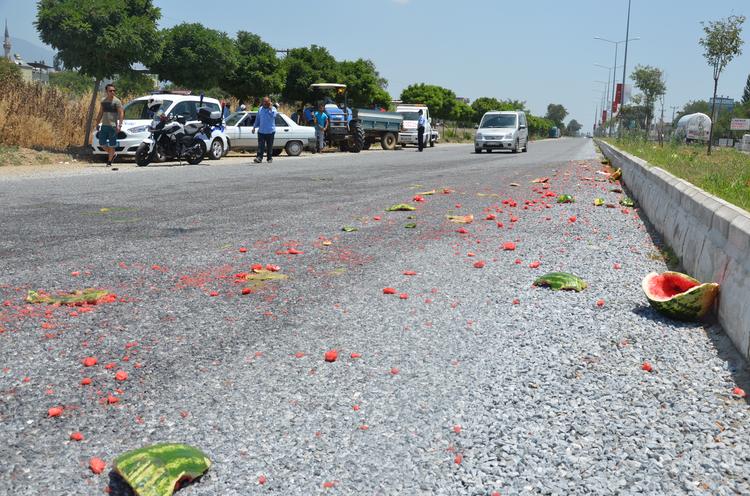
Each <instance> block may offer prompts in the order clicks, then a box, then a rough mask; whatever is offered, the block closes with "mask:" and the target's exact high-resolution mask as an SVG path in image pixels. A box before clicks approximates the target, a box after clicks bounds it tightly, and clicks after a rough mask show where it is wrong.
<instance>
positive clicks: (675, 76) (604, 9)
mask: <svg viewBox="0 0 750 496" xmlns="http://www.w3.org/2000/svg"><path fill="white" fill-rule="evenodd" d="M154 4H155V5H156V6H158V7H160V8H161V10H162V19H161V21H160V27H169V26H173V25H175V24H179V23H181V22H201V23H202V24H204V25H205V26H207V27H210V28H213V29H219V30H221V31H225V32H227V33H229V34H230V35H233V34H234V33H236V32H237V31H239V30H246V31H251V32H254V33H257V34H258V35H260V36H261V38H263V39H264V40H265V41H267V42H268V43H270V44H271V45H273V46H274V47H275V48H278V49H284V48H294V47H299V46H309V45H311V44H315V45H320V46H324V47H326V48H328V50H329V51H330V52H331V53H332V54H333V55H334V57H336V58H337V59H357V58H360V57H361V58H367V59H371V60H372V61H373V62H374V63H375V65H376V67H377V69H378V71H379V72H380V74H381V75H382V76H383V77H385V78H386V79H387V80H388V83H389V84H388V91H389V92H390V94H391V95H392V96H393V97H394V98H398V96H399V95H400V93H401V90H402V89H403V88H405V87H406V86H408V85H410V84H413V83H421V82H424V83H428V84H437V85H440V86H444V87H447V88H450V89H452V90H453V91H455V92H456V94H457V95H458V96H464V97H468V98H470V99H471V100H474V99H476V98H478V97H481V96H492V97H496V98H499V99H505V98H512V99H518V100H524V101H526V103H527V108H528V109H529V110H530V111H531V112H532V113H533V114H535V115H544V114H545V112H546V109H547V105H548V104H549V103H560V104H563V105H564V106H565V108H566V109H568V111H569V117H568V118H569V119H570V118H574V119H576V120H577V121H578V122H580V123H582V124H583V125H584V128H583V130H584V131H590V130H591V127H592V125H593V123H594V117H595V114H596V109H597V107H598V106H599V105H600V104H601V101H602V99H603V91H604V89H605V86H606V84H603V83H598V82H596V81H605V82H606V81H607V79H608V78H609V77H611V76H609V74H611V71H609V70H608V69H604V68H600V67H597V66H595V64H601V65H604V66H608V67H611V66H612V65H613V64H614V57H615V45H614V44H611V43H607V42H603V41H598V40H595V39H594V37H596V36H599V37H603V38H608V39H611V40H613V41H620V40H624V39H625V28H626V16H627V6H628V0H606V1H602V0H535V1H534V2H530V1H517V2H508V1H501V0H464V1H462V2H456V1H455V0H348V1H347V2H341V1H340V0H338V1H335V0H272V1H265V2H259V1H255V0H223V1H219V2H206V1H205V0H154ZM342 5H346V7H345V8H342ZM730 14H740V15H745V16H747V17H749V18H750V0H711V1H706V0H700V1H699V0H632V10H631V19H630V37H631V38H634V37H638V38H640V39H639V40H636V41H632V42H630V43H629V44H628V60H627V74H628V75H630V74H631V73H632V70H633V68H634V66H635V65H636V64H643V65H652V66H655V67H658V68H660V69H662V70H663V71H664V74H665V80H666V84H667V93H666V95H665V117H667V118H671V113H672V109H671V107H672V106H677V107H682V106H683V105H684V104H685V103H687V102H688V101H690V100H696V99H708V98H710V96H711V93H712V90H713V76H712V70H711V68H710V67H709V66H708V65H707V64H706V62H705V59H704V58H703V55H702V49H701V47H700V46H699V45H698V40H699V39H700V37H701V36H702V34H703V32H702V28H701V24H700V23H701V21H711V20H717V19H720V18H724V17H726V16H728V15H730ZM35 16H36V2H35V1H33V0H0V21H2V20H3V19H6V18H7V20H8V25H9V29H10V32H11V36H13V37H16V38H21V39H24V40H27V41H29V42H32V43H36V44H39V45H41V44H42V43H41V41H40V40H39V38H38V34H37V32H36V30H35V28H34V25H33V21H34V18H35ZM743 38H744V40H745V41H746V42H750V20H748V22H747V23H746V24H745V32H744V33H743ZM624 46H625V45H624V44H620V45H619V50H618V60H617V65H618V66H621V65H622V64H623V52H624ZM748 74H750V43H746V45H745V49H744V53H743V54H742V55H741V56H740V57H738V58H736V59H735V60H733V61H732V62H731V63H730V65H729V66H728V67H727V68H726V70H725V72H724V73H723V74H722V76H721V79H720V80H719V92H718V93H719V95H726V96H731V97H735V98H740V97H741V95H742V90H743V88H744V86H745V82H746V80H747V77H748ZM616 78H617V80H618V81H619V80H621V79H622V68H619V69H618V70H617V76H616ZM610 92H611V89H610ZM658 111H659V109H657V112H658Z"/></svg>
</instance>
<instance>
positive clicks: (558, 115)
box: [544, 103, 568, 129]
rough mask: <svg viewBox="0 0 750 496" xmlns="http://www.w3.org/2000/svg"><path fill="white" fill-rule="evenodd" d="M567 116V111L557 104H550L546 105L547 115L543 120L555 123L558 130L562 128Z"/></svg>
mask: <svg viewBox="0 0 750 496" xmlns="http://www.w3.org/2000/svg"><path fill="white" fill-rule="evenodd" d="M567 115H568V111H567V110H566V109H565V107H563V106H562V105H560V104H559V103H550V104H549V105H547V114H546V115H545V116H544V118H545V119H549V120H551V121H552V122H554V123H555V125H556V126H557V127H559V128H560V129H562V128H564V126H563V120H565V117H566V116H567Z"/></svg>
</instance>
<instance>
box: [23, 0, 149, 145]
mask: <svg viewBox="0 0 750 496" xmlns="http://www.w3.org/2000/svg"><path fill="white" fill-rule="evenodd" d="M160 17H161V11H160V10H159V9H158V8H156V7H154V6H153V4H152V2H151V0H38V2H37V17H36V21H35V23H34V24H35V25H36V29H37V31H38V32H39V37H40V38H41V40H42V41H43V42H44V43H46V44H48V45H50V46H51V47H53V48H55V49H56V50H57V51H58V55H59V60H60V61H61V62H62V63H63V64H64V65H65V67H66V68H68V69H77V70H78V71H79V72H82V73H83V74H86V75H88V76H92V77H93V78H94V79H96V81H97V82H98V81H99V80H101V79H103V78H105V77H108V76H113V75H114V74H118V73H122V74H124V73H126V72H128V71H129V70H130V68H131V66H132V65H133V64H134V63H136V62H142V63H144V64H146V65H149V64H150V63H151V62H153V61H154V60H155V59H156V58H157V57H158V56H159V52H160V49H161V46H160V43H159V32H158V30H157V27H156V23H157V21H158V20H159V18H160ZM96 96H97V95H96V91H94V94H93V95H92V98H91V104H90V105H89V112H88V116H87V119H86V126H87V128H86V133H85V138H84V140H85V142H84V143H83V146H87V145H88V143H89V138H90V133H91V120H92V118H93V114H94V105H95V103H96Z"/></svg>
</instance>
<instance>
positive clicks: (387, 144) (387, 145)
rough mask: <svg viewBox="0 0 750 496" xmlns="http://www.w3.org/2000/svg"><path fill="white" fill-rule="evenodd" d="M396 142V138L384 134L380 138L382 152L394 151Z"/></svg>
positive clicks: (389, 134) (391, 134)
mask: <svg viewBox="0 0 750 496" xmlns="http://www.w3.org/2000/svg"><path fill="white" fill-rule="evenodd" d="M397 142H398V137H397V136H396V135H395V134H393V133H385V134H383V136H382V137H381V138H380V146H382V147H383V150H395V149H396V143H397Z"/></svg>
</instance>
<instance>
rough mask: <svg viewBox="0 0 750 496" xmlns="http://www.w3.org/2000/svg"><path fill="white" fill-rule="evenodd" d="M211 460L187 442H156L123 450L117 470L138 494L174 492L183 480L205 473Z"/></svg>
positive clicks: (164, 495)
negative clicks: (151, 444) (130, 449)
mask: <svg viewBox="0 0 750 496" xmlns="http://www.w3.org/2000/svg"><path fill="white" fill-rule="evenodd" d="M210 466H211V460H209V459H208V456H206V455H205V453H203V452H202V451H200V450H199V449H197V448H193V447H192V446H188V445H186V444H155V445H153V446H147V447H145V448H140V449H136V450H133V451H128V452H127V453H123V454H122V455H120V456H119V457H117V459H116V460H115V463H114V467H115V471H116V472H117V473H118V474H120V476H121V477H122V478H123V479H124V480H125V482H127V483H128V484H130V487H132V488H133V491H135V494H136V495H137V496H171V495H172V494H173V493H174V491H176V490H177V489H179V488H180V485H181V484H182V483H183V482H189V481H192V480H193V479H197V478H198V477H200V476H201V475H203V474H204V473H205V472H206V471H207V470H208V468H209V467H210Z"/></svg>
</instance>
